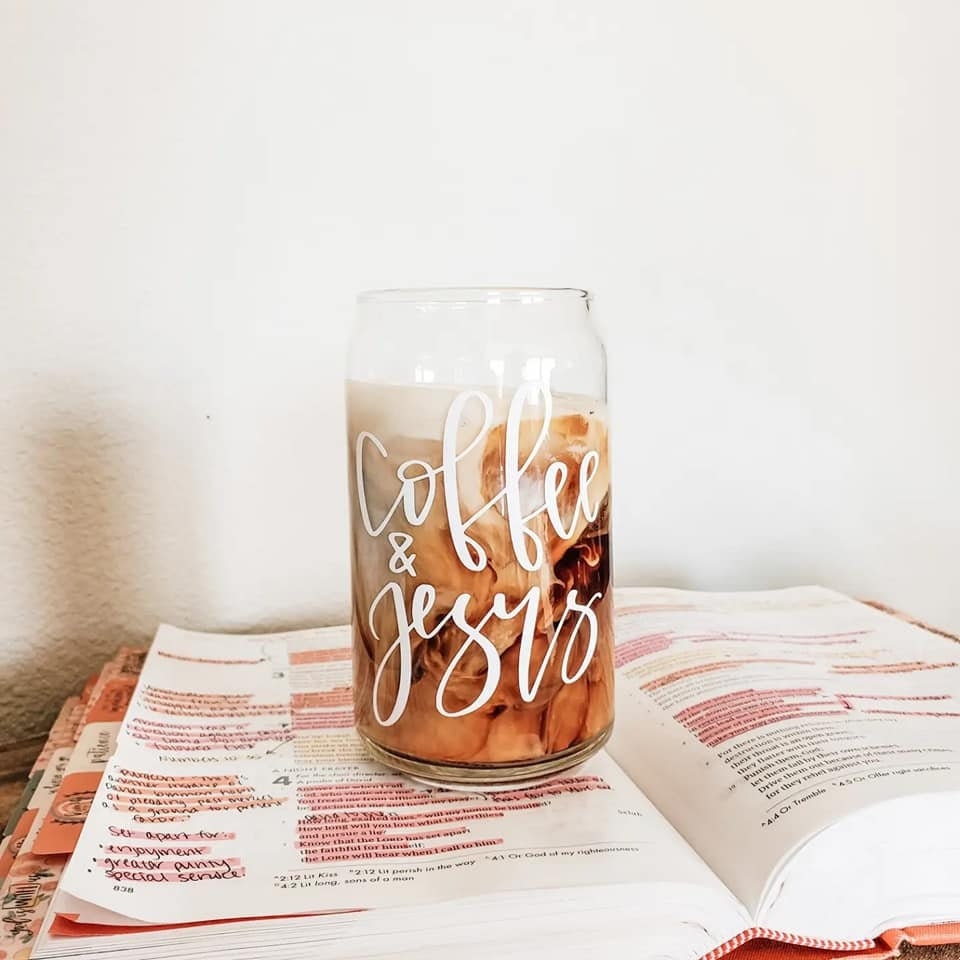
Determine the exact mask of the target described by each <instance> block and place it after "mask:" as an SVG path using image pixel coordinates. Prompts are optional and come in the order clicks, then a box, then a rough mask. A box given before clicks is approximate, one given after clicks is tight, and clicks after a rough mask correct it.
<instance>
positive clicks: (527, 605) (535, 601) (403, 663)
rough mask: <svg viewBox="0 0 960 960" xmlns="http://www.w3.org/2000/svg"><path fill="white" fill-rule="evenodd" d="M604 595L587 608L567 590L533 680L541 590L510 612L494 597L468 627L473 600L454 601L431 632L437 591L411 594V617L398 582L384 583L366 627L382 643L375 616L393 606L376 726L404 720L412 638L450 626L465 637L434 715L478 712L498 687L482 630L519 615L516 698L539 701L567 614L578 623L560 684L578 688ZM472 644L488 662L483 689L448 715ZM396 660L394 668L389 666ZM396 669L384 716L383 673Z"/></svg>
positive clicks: (493, 654) (376, 693)
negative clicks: (576, 654) (580, 644)
mask: <svg viewBox="0 0 960 960" xmlns="http://www.w3.org/2000/svg"><path fill="white" fill-rule="evenodd" d="M601 596H602V594H600V593H595V594H594V595H593V596H592V597H590V599H589V600H588V601H587V602H586V603H581V602H580V601H579V599H578V596H577V591H576V590H571V591H570V592H569V593H568V594H567V604H566V609H565V610H564V612H563V615H562V616H561V618H560V621H559V622H558V623H557V624H556V626H555V628H554V631H553V636H552V637H551V638H550V642H549V644H548V646H547V651H546V653H545V654H544V655H543V659H542V660H541V661H540V667H539V669H537V671H536V673H535V675H534V676H532V677H531V672H532V670H533V669H534V665H533V662H532V661H533V656H532V655H533V641H534V637H535V635H536V631H537V619H538V614H539V611H540V588H539V587H531V588H530V589H529V590H528V591H527V592H526V594H524V597H523V599H522V600H521V601H520V602H519V603H518V604H517V605H516V606H515V607H514V608H513V609H512V610H510V609H508V607H507V600H506V597H505V596H504V595H503V594H502V593H497V594H494V597H493V606H492V607H491V609H490V610H489V611H488V612H487V613H486V615H484V616H483V617H481V618H480V619H479V620H478V621H477V622H476V623H470V621H469V620H468V619H467V607H468V605H469V604H470V601H471V600H472V597H471V595H470V594H469V593H462V594H460V596H459V597H457V599H456V600H455V601H454V604H453V607H452V608H451V610H450V611H449V612H448V613H447V615H446V616H445V617H443V618H442V619H440V620H439V621H438V622H437V623H436V624H434V626H433V627H432V629H428V628H427V625H426V619H427V617H428V616H429V614H430V612H431V610H432V609H433V605H434V603H435V602H436V599H437V591H436V590H435V589H434V588H433V587H432V586H430V584H428V583H422V584H420V585H419V586H418V587H417V588H416V590H414V591H413V597H412V598H411V602H410V612H409V615H408V613H407V610H406V607H405V605H404V601H403V588H402V587H401V586H400V584H399V583H388V584H385V585H384V587H383V589H382V590H381V591H380V592H379V593H378V594H377V595H376V597H374V600H373V603H372V604H371V605H370V613H369V617H368V621H367V622H368V624H369V627H370V632H371V633H372V634H373V636H374V637H376V638H377V640H382V639H383V638H382V637H381V636H380V635H379V633H378V632H377V628H376V626H375V624H374V616H375V614H376V612H377V609H378V608H379V606H380V604H381V603H383V602H386V601H392V605H393V613H394V617H395V620H396V624H397V636H396V638H395V639H394V640H393V642H392V643H391V644H390V646H389V647H388V648H387V652H386V653H385V654H384V656H383V659H382V660H381V661H380V663H379V664H378V665H377V672H376V674H375V675H374V680H373V713H374V716H375V717H376V718H377V723H379V724H380V725H381V726H383V727H390V726H393V724H395V723H396V722H397V721H398V720H399V719H400V718H401V717H402V716H403V711H404V710H405V709H406V707H407V701H408V700H409V698H410V687H411V685H412V683H413V637H415V636H417V637H420V638H421V639H423V640H430V639H431V638H432V637H435V636H437V635H438V634H439V633H440V631H441V630H443V628H444V627H446V626H447V625H448V624H450V623H452V624H453V625H454V626H456V627H457V628H458V629H459V630H460V631H461V632H462V633H463V634H464V641H463V644H462V645H461V646H460V649H459V650H457V652H456V653H455V654H454V655H453V656H452V657H451V658H450V662H449V663H448V664H447V669H446V670H445V671H444V673H443V676H442V677H441V678H440V683H439V684H438V686H437V696H436V707H437V712H438V713H439V714H441V716H444V717H463V716H466V715H467V714H470V713H473V712H474V711H476V710H479V709H480V708H481V707H483V706H484V705H485V704H486V703H488V702H489V701H490V698H491V697H492V696H493V695H494V693H495V692H496V689H497V684H498V683H499V682H500V652H499V651H498V650H497V647H496V645H495V644H494V643H492V642H491V640H490V639H489V638H488V637H487V636H485V635H484V633H483V628H484V627H485V626H486V625H487V624H488V623H489V622H490V621H491V620H492V619H493V618H494V617H496V618H497V619H499V620H512V619H513V618H514V617H516V616H518V615H520V614H522V616H523V626H522V628H521V633H520V656H519V662H518V666H517V670H518V681H519V689H520V696H521V698H522V699H523V700H524V701H525V702H526V703H530V702H531V701H533V700H534V699H535V697H536V696H537V691H538V690H539V689H540V684H541V683H543V675H544V673H545V672H546V669H547V665H548V664H549V663H550V660H551V659H552V658H553V656H554V654H555V652H556V646H557V638H558V637H559V636H560V634H561V631H562V630H563V628H564V626H565V625H566V623H567V618H568V617H569V616H570V615H571V614H575V615H576V618H577V619H576V620H575V621H574V622H573V626H572V627H571V629H570V635H569V636H568V638H567V644H566V647H565V648H564V651H563V659H562V660H561V663H560V679H561V680H562V681H563V683H566V684H570V683H576V682H577V681H578V680H579V679H580V678H581V677H582V676H583V675H584V673H586V671H587V667H589V666H590V661H591V660H592V659H593V654H594V652H595V651H596V649H597V634H598V631H597V615H596V613H594V611H593V610H592V609H591V607H592V605H593V604H594V603H596V601H597V600H599V599H600V597H601ZM584 625H586V628H587V643H586V649H585V651H584V654H583V658H582V659H581V661H580V663H578V664H576V665H574V669H573V670H572V672H571V664H570V658H571V654H572V653H573V650H574V647H575V645H576V640H577V635H578V634H579V632H580V629H581V627H583V626H584ZM473 644H476V645H477V647H479V648H480V650H481V651H482V653H483V655H484V658H485V659H486V668H487V669H486V679H485V681H484V684H483V689H481V691H480V692H479V693H478V694H477V696H476V697H475V698H474V700H473V702H472V703H469V704H467V706H465V707H463V708H462V709H460V710H448V709H447V708H446V706H445V704H444V694H445V692H446V689H447V685H448V684H449V682H450V679H451V678H452V677H453V675H454V672H455V671H456V669H457V667H458V666H459V665H460V661H461V660H462V659H463V658H464V656H465V655H466V653H467V651H468V650H469V649H470V647H471V646H472V645H473ZM394 658H396V660H397V663H396V666H395V667H392V666H391V663H392V661H393V660H394ZM394 669H395V670H396V674H397V695H396V698H395V699H394V703H393V708H392V709H391V711H390V713H389V714H387V715H386V716H383V714H382V713H381V711H380V684H381V681H382V680H383V676H384V673H385V672H386V671H387V670H391V671H392V670H394Z"/></svg>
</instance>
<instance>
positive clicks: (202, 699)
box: [32, 587, 960, 960]
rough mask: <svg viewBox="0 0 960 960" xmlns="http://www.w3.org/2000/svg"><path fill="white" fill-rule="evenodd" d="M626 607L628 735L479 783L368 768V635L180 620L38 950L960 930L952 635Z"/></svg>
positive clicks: (626, 601)
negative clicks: (364, 726) (357, 685)
mask: <svg viewBox="0 0 960 960" xmlns="http://www.w3.org/2000/svg"><path fill="white" fill-rule="evenodd" d="M617 605H618V621H617V637H618V643H617V720H616V728H615V733H614V736H613V739H612V740H611V741H610V743H609V746H608V749H607V751H606V752H604V753H601V754H599V755H597V756H596V757H594V758H592V759H591V760H590V761H588V762H587V763H586V764H584V765H583V766H581V767H580V768H578V769H576V770H574V771H572V772H569V773H567V774H565V775H561V776H559V777H557V778H555V779H552V780H546V781H544V782H539V783H535V784H530V785H525V786H523V787H517V788H510V789H508V790H502V791H498V792H485V793H470V792H455V791H447V790H439V789H433V788H430V787H428V786H424V785H420V784H418V783H416V782H414V781H411V780H409V779H406V778H404V777H402V776H400V775H398V774H396V773H393V772H391V771H389V770H386V769H384V768H382V767H380V766H378V765H376V764H375V763H373V762H371V761H370V760H368V759H367V758H366V756H365V755H364V753H363V750H362V748H361V746H360V743H359V741H358V739H357V737H356V734H355V733H354V731H353V727H352V707H351V690H350V650H349V631H348V629H347V628H345V627H334V628H324V629H317V630H308V631H298V632H293V633H285V634H270V635H259V636H250V635H243V636H229V635H219V634H218V635H214V634H199V633H192V632H187V631H183V630H178V629H175V628H172V627H161V628H160V630H159V631H158V633H157V636H156V639H155V641H154V644H153V646H152V648H151V650H150V652H149V654H148V656H147V659H146V662H145V664H144V667H143V671H142V673H141V675H140V680H139V683H138V684H137V687H136V690H135V692H134V694H133V697H132V700H131V702H130V704H129V708H128V709H127V712H126V716H125V718H124V720H123V723H122V726H121V727H120V729H119V733H118V734H116V735H115V736H114V735H113V734H111V746H113V747H114V752H113V755H112V757H111V758H110V759H109V762H107V764H106V767H105V769H104V771H103V774H102V777H101V778H100V781H99V786H98V787H97V788H96V791H95V795H94V796H93V797H92V802H91V806H90V810H89V813H88V815H87V818H86V823H85V824H84V826H83V829H82V832H81V833H80V835H79V839H78V840H77V839H76V838H74V841H73V843H72V844H71V848H72V856H71V858H70V861H69V864H68V865H67V867H66V870H65V872H64V874H63V876H62V878H61V881H60V884H59V887H58V889H57V891H56V893H55V895H54V899H53V903H52V908H51V909H50V910H49V912H48V914H47V917H46V920H45V923H44V926H43V929H42V931H41V933H40V936H39V938H38V942H37V944H36V946H35V948H34V952H33V954H32V955H33V956H34V957H41V958H42V957H98V956H110V957H114V956H117V957H121V956H125V955H126V956H131V957H137V958H143V960H147V958H151V957H157V958H160V957H176V956H181V955H190V956H203V957H221V956H223V957H238V958H240V957H256V958H265V957H271V956H276V957H284V958H290V957H310V958H323V957H330V958H348V957H392V956H404V957H406V956H409V957H417V958H421V960H422V958H426V957H438V958H439V957H448V956H449V955H450V954H451V951H452V950H453V951H455V953H456V956H458V957H473V956H476V957H487V956H491V955H494V954H495V955H496V956H498V957H514V956H516V957H524V958H532V957H541V956H542V957H551V958H556V957H558V956H567V955H569V956H582V955H584V951H587V953H588V954H589V955H596V956H617V955H621V954H620V953H619V952H618V951H622V955H623V956H625V957H626V956H630V957H649V958H678V960H695V958H699V957H710V958H716V957H719V956H721V955H723V954H724V953H727V952H729V951H731V950H733V949H736V948H738V947H741V946H742V945H744V944H748V943H752V946H751V947H749V949H751V950H753V951H754V952H757V951H764V950H767V949H769V950H773V949H778V948H775V947H774V946H773V943H775V942H780V943H783V944H791V945H793V947H792V948H791V949H792V950H793V952H795V953H796V954H798V955H799V954H802V953H804V952H806V950H807V949H810V950H812V949H814V948H815V949H818V950H820V951H829V952H830V955H836V954H838V953H843V952H855V951H857V952H864V953H867V954H871V955H874V956H881V955H888V954H890V953H891V952H892V950H893V949H895V946H896V944H897V943H898V942H899V941H900V940H901V939H903V938H904V937H906V938H907V939H912V940H914V941H918V942H949V941H953V940H960V926H958V925H955V924H953V923H952V921H956V920H958V919H960V871H957V870H956V867H955V863H956V859H957V854H958V852H960V817H958V816H957V810H958V809H960V807H958V800H960V645H958V644H957V643H956V642H954V640H953V639H951V638H949V637H947V636H946V635H940V634H938V633H937V632H936V631H933V630H930V629H926V628H923V627H921V626H917V625H913V624H910V623H907V622H905V621H904V620H902V619H900V618H897V617H894V616H891V615H889V614H887V613H885V612H881V611H880V610H878V609H875V608H873V607H871V606H868V605H866V604H862V603H858V602H856V601H853V600H851V599H849V598H847V597H844V596H842V595H840V594H837V593H834V592H832V591H829V590H826V589H822V588H817V587H804V588H796V589H789V590H780V591H768V592H762V593H744V594H705V593H691V592H684V591H677V590H661V589H630V590H623V591H619V592H618V595H617ZM85 736H86V738H87V740H88V742H90V743H95V742H97V731H96V730H92V731H91V732H90V733H89V734H88V733H87V732H86V730H85ZM101 739H102V738H101ZM113 741H115V742H113ZM73 847H75V849H73ZM819 955H821V956H826V955H827V954H824V953H821V954H819Z"/></svg>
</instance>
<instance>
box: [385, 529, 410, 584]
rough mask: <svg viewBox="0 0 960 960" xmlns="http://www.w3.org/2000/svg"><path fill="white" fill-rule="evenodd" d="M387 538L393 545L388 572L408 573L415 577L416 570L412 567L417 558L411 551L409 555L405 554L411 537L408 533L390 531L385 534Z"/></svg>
mask: <svg viewBox="0 0 960 960" xmlns="http://www.w3.org/2000/svg"><path fill="white" fill-rule="evenodd" d="M387 540H389V541H390V546H391V547H393V556H392V557H390V572H391V573H409V574H410V576H411V577H415V576H416V575H417V571H416V570H414V569H413V561H414V560H416V559H417V555H416V554H415V553H411V554H410V556H407V550H408V548H409V547H410V545H411V544H412V543H413V537H411V536H410V534H409V533H390V534H387Z"/></svg>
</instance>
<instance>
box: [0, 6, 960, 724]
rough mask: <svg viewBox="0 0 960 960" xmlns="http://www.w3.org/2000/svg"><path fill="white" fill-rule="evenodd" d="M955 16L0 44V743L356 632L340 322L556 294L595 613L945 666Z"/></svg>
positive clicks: (235, 32)
mask: <svg viewBox="0 0 960 960" xmlns="http://www.w3.org/2000/svg"><path fill="white" fill-rule="evenodd" d="M958 47H960V6H958V5H957V4H955V3H952V2H951V0H943V2H933V0H917V2H910V3H907V2H903V3H902V4H899V5H898V4H895V3H892V2H888V0H862V2H855V0H839V2H836V0H817V2H810V0H804V2H800V0H796V2H769V0H754V2H748V0H727V2H724V3H715V2H706V0H705V2H671V3H665V2H664V3H654V2H636V0H589V2H588V0H580V2H545V0H541V2H534V0H469V2H460V0H431V2H424V0H413V2H407V3H397V2H391V0H350V2H344V3H331V2H303V3H297V2H279V3H277V2H271V3H267V2H263V3H258V4H253V3H247V2H237V0H229V2H199V3H198V2H194V0H187V2H181V0H177V2H170V0H164V2H140V3H129V2H127V0H97V2H79V3H49V2H38V0H3V3H2V6H0V111H2V118H0V119H2V123H0V321H2V379H0V486H2V500H0V571H2V577H3V580H2V584H0V667H2V683H0V742H2V741H3V740H5V739H6V740H9V739H13V738H15V737H16V736H18V735H22V734H24V733H26V732H30V731H34V730H39V729H41V728H42V727H43V725H44V724H45V723H46V722H48V721H49V720H50V718H51V715H52V712H53V710H54V708H55V706H56V704H57V703H58V702H59V700H60V699H61V698H62V697H63V696H64V695H66V694H67V693H68V692H70V691H72V690H73V689H75V687H76V686H77V682H78V680H79V677H80V675H81V674H82V673H83V672H85V671H88V670H90V669H92V668H93V667H94V666H95V665H96V664H98V663H99V661H100V660H101V659H103V658H104V657H105V655H107V654H108V653H109V652H111V651H112V650H113V649H114V648H115V646H116V645H117V644H118V643H120V642H121V641H126V640H137V641H139V640H142V639H145V638H146V637H147V636H148V635H150V634H152V632H153V630H154V628H155V627H156V624H157V622H158V621H159V620H162V619H163V620H170V621H174V622H176V623H180V624H183V625H195V626H201V625H202V626H205V627H210V628H216V627H223V628H247V627H254V626H263V625H274V624H283V625H287V624H301V623H312V622H319V621H330V620H336V619H338V618H342V617H343V616H344V615H345V612H346V598H347V589H348V574H347V564H346V549H347V541H346V516H345V508H346V498H345V459H344V458H345V454H344V449H343V440H342V432H343V431H342V426H341V421H342V413H343V411H342V398H341V378H342V368H343V351H344V345H345V341H346V337H347V329H348V323H349V320H350V316H351V312H352V299H353V295H354V293H355V291H356V290H358V289H361V288H366V287H373V286H390V285H403V286H409V285H420V284H469V283H484V282H487V283H490V282H493V283H520V284H561V285H570V284H573V285H585V286H589V287H590V288H592V289H594V290H595V292H596V315H597V318H598V321H599V323H600V325H601V327H602V328H603V330H604V332H605V335H606V338H607V341H608V347H609V351H610V360H611V363H610V368H611V369H610V385H611V386H610V389H611V402H612V406H613V411H614V417H615V431H616V433H615V461H616V462H615V482H616V490H617V503H616V512H617V516H616V541H615V543H616V560H617V578H618V580H619V582H620V583H621V584H628V583H667V584H675V585H680V586H690V587H699V588H717V589H719V588H741V587H765V586H777V585H784V584H793V583H801V582H809V581H816V582H821V583H825V584H828V585H832V586H834V587H837V588H839V589H842V590H845V591H848V592H851V593H854V594H860V595H870V596H875V597H878V598H882V599H884V600H886V601H887V602H890V603H893V604H898V605H900V606H902V607H905V608H908V609H909V610H911V611H913V612H916V613H917V614H920V615H923V616H926V617H928V618H931V619H932V620H934V621H937V622H939V623H941V624H943V625H945V626H951V627H953V628H960V573H958V559H957V558H958V548H960V506H958V491H960V387H958V374H957V366H958V350H960V269H958V264H957V260H958V253H960V185H958V184H960V173H958V171H960V135H958V116H960V105H958V100H960V60H958V58H957V56H956V51H957V49H958Z"/></svg>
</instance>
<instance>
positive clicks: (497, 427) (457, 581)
mask: <svg viewBox="0 0 960 960" xmlns="http://www.w3.org/2000/svg"><path fill="white" fill-rule="evenodd" d="M589 304H590V298H589V295H588V294H587V293H586V291H584V290H574V289H528V288H479V289H437V290H379V291H372V292H368V293H362V294H360V295H359V297H358V298H357V305H358V306H357V320H356V324H355V327H354V330H353V334H352V337H351V342H350V356H349V371H348V381H347V385H346V392H347V433H348V446H349V457H350V504H351V521H352V571H351V572H352V594H353V616H352V621H353V666H354V709H355V714H356V722H357V730H358V732H359V734H360V736H361V737H362V738H363V740H364V741H365V742H366V744H367V746H368V748H369V750H370V751H371V753H372V754H373V756H374V757H376V758H377V759H378V760H380V761H381V762H383V763H385V764H387V765H388V766H390V767H393V768H395V769H398V770H402V771H405V772H407V773H411V774H413V775H415V776H419V777H421V778H423V779H427V780H430V781H437V782H441V783H455V784H473V785H482V784H486V785H491V786H492V785H495V784H503V783H512V782H517V781H528V780H533V779H537V778H539V777H542V776H544V775H547V774H552V773H555V772H558V771H560V770H563V769H566V768H568V767H571V766H573V765H575V764H577V763H580V762H581V761H583V760H584V759H586V758H587V757H588V756H590V755H591V754H592V753H594V752H595V751H597V750H598V749H599V748H600V747H601V746H602V745H603V743H604V742H605V741H606V739H607V738H608V737H609V735H610V731H611V728H612V724H613V594H612V590H611V578H610V456H609V443H608V425H607V412H606V404H605V400H606V358H605V354H604V349H603V344H602V342H601V341H600V338H599V337H598V335H597V333H596V331H595V330H594V327H593V325H592V323H591V320H590V315H589Z"/></svg>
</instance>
